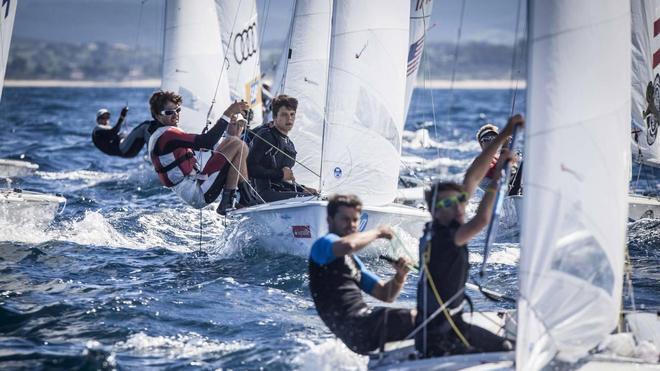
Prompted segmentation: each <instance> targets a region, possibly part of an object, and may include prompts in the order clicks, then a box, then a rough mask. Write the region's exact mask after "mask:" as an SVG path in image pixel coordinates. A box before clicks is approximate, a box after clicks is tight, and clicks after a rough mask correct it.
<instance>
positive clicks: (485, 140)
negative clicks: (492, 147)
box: [479, 135, 497, 144]
mask: <svg viewBox="0 0 660 371" xmlns="http://www.w3.org/2000/svg"><path fill="white" fill-rule="evenodd" d="M495 138H497V135H487V136H485V137H483V138H481V140H480V141H479V143H482V144H486V143H490V142H492V141H494V140H495Z"/></svg>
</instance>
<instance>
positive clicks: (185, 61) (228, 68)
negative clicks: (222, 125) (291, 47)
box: [161, 0, 262, 133]
mask: <svg viewBox="0 0 660 371" xmlns="http://www.w3.org/2000/svg"><path fill="white" fill-rule="evenodd" d="M161 89H163V90H169V91H174V92H176V93H178V94H179V95H181V96H182V97H183V106H182V111H181V116H180V121H179V122H180V123H179V127H181V128H182V129H183V130H184V131H187V132H191V133H201V132H202V130H204V127H205V126H206V124H207V122H211V123H215V122H216V120H217V119H219V118H220V116H221V115H222V112H223V111H224V110H225V109H226V108H227V107H228V106H229V104H230V103H231V102H233V101H234V100H241V99H244V100H245V101H246V102H249V103H250V106H251V108H252V109H253V111H254V113H255V116H254V117H255V121H257V122H260V120H261V110H262V103H261V70H260V64H259V39H258V30H257V5H256V1H255V0H249V1H240V0H215V1H214V0H196V1H183V0H167V1H166V2H165V37H164V47H163V71H162V77H161Z"/></svg>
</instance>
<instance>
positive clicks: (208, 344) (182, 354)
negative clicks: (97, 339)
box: [113, 332, 254, 359]
mask: <svg viewBox="0 0 660 371" xmlns="http://www.w3.org/2000/svg"><path fill="white" fill-rule="evenodd" d="M252 347H254V344H252V343H248V342H243V341H229V342H222V341H217V340H210V339H209V338H207V337H205V336H202V335H199V334H197V333H195V332H189V333H186V334H177V335H175V336H149V335H147V334H145V333H144V332H139V333H137V334H133V335H131V336H129V337H128V338H127V339H126V341H120V342H118V343H116V344H115V345H114V347H113V350H114V351H115V352H120V351H123V352H125V351H129V352H133V353H137V354H139V355H146V356H150V357H153V356H156V357H165V358H169V359H177V358H198V357H200V356H203V355H205V354H209V353H222V354H226V353H231V352H235V351H238V350H243V349H249V348H252Z"/></svg>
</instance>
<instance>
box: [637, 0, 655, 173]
mask: <svg viewBox="0 0 660 371" xmlns="http://www.w3.org/2000/svg"><path fill="white" fill-rule="evenodd" d="M659 5H660V2H659V1H657V0H633V1H632V2H631V11H632V14H631V17H632V107H631V108H632V129H633V131H632V146H633V148H632V154H633V156H636V158H637V160H638V161H641V162H643V163H646V164H649V165H653V166H660V138H658V125H659V124H660V113H659V111H658V110H660V8H659Z"/></svg>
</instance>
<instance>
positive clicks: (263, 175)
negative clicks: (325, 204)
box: [247, 95, 317, 202]
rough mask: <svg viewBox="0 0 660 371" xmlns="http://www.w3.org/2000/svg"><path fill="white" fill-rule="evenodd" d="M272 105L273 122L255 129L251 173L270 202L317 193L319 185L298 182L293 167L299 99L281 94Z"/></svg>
mask: <svg viewBox="0 0 660 371" xmlns="http://www.w3.org/2000/svg"><path fill="white" fill-rule="evenodd" d="M272 106H273V117H274V120H273V124H272V125H265V126H263V127H261V128H259V129H257V130H256V131H255V132H254V139H252V143H251V147H250V154H249V155H248V158H247V167H248V174H249V175H250V178H251V179H253V181H254V184H255V188H256V189H257V192H259V195H261V198H263V199H264V200H265V201H266V202H270V201H278V200H284V199H287V198H292V197H297V196H309V195H315V194H317V192H316V190H315V189H312V188H308V187H305V186H303V185H300V184H296V183H295V180H296V178H295V176H294V175H293V170H292V168H293V166H294V165H295V164H296V147H295V146H294V145H293V142H292V141H291V139H290V138H289V136H288V135H289V132H290V131H291V129H293V124H294V122H295V120H296V110H297V109H298V100H297V99H296V98H293V97H289V96H287V95H280V96H278V97H277V98H275V99H274V100H273V104H272Z"/></svg>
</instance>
